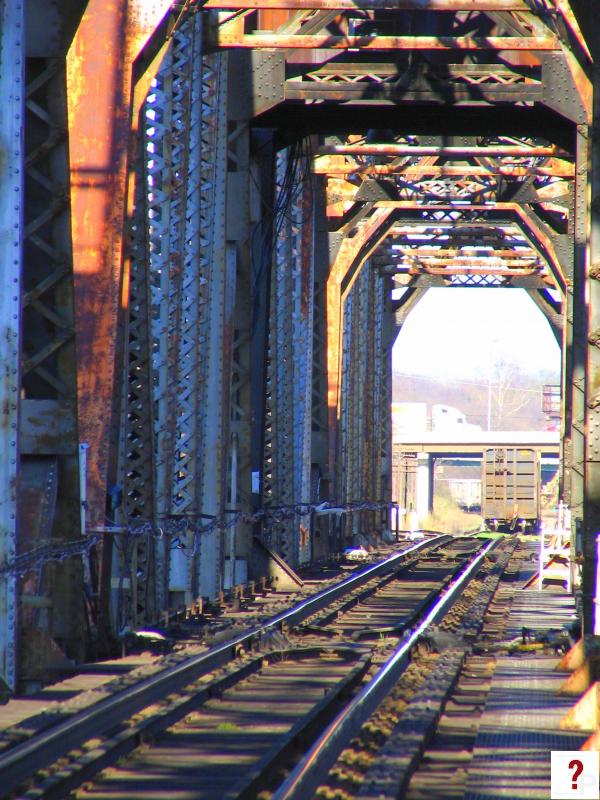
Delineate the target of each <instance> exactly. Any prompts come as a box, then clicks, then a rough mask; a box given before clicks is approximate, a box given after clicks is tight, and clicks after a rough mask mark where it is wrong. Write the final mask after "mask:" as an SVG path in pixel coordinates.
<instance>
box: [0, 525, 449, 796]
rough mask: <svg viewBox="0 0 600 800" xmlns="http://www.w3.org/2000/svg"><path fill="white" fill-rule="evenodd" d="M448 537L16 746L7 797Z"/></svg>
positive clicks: (4, 771)
mask: <svg viewBox="0 0 600 800" xmlns="http://www.w3.org/2000/svg"><path fill="white" fill-rule="evenodd" d="M449 538H450V537H449V536H437V537H436V538H435V539H428V540H426V541H423V542H419V543H417V544H415V545H411V546H410V547H408V548H406V549H405V550H401V551H400V552H398V553H395V554H394V555H393V556H390V557H389V558H387V559H385V560H384V561H381V562H379V563H377V564H374V565H372V566H370V567H367V568H366V569H364V570H362V571H361V572H359V573H358V574H355V575H351V576H350V577H349V578H347V579H346V580H344V581H341V582H340V583H338V584H336V585H335V586H332V587H330V588H329V589H325V590H323V591H322V592H319V593H318V594H316V595H314V596H312V597H309V598H307V599H306V600H304V601H302V602H301V603H299V604H298V605H297V606H294V607H293V608H291V609H288V610H287V611H283V612H282V613H280V614H277V615H276V616H275V617H273V618H271V619H269V620H267V621H266V622H265V623H263V624H261V625H259V626H257V627H255V628H252V629H251V630H250V631H247V632H246V633H243V634H240V635H238V636H236V637H234V638H233V639H230V640H229V641H227V642H224V643H223V644H221V645H218V646H217V647H214V648H211V649H210V650H208V651H207V652H206V653H202V654H201V655H198V656H193V657H191V658H188V659H186V660H185V661H183V662H182V663H181V664H176V665H175V666H172V667H168V668H166V669H165V670H162V671H161V672H160V673H158V674H156V675H152V676H150V677H149V678H145V679H144V680H142V681H140V682H139V683H136V684H135V685H134V686H131V687H129V688H127V689H124V690H123V691H122V692H119V693H117V694H115V695H114V696H112V697H108V698H106V699H104V700H101V701H100V702H99V703H96V704H94V705H93V706H90V707H89V708H87V709H84V710H83V711H81V712H80V713H77V714H76V715H75V716H74V717H73V718H72V719H67V720H64V721H63V722H60V723H58V724H57V725H53V726H52V727H51V728H49V729H48V730H46V731H44V732H42V733H40V734H39V735H35V736H33V737H31V738H30V739H28V740H27V741H25V742H22V743H21V744H18V745H15V746H14V747H12V748H10V749H9V750H7V752H5V753H3V754H2V755H0V779H1V781H2V790H3V792H4V793H6V794H8V793H10V792H12V791H14V790H15V789H16V788H17V787H19V786H20V785H21V784H22V783H24V782H25V781H26V780H27V779H28V778H31V777H32V775H34V774H35V773H36V772H37V771H38V770H40V769H43V768H44V767H47V766H49V765H50V764H52V763H54V762H55V761H56V760H57V759H59V758H61V757H62V756H64V755H65V754H66V753H67V752H68V751H69V750H71V749H73V748H74V747H78V746H80V745H81V744H82V742H85V741H86V740H87V739H89V738H91V737H92V736H94V737H97V736H102V735H103V734H105V733H106V732H107V731H109V730H110V729H111V728H113V727H115V726H117V725H119V724H121V723H122V722H123V721H124V720H126V719H127V718H128V717H130V716H131V715H133V714H136V713H137V712H138V711H140V710H141V709H143V708H145V707H146V706H147V705H149V704H151V703H154V702H157V701H158V700H160V699H162V698H163V697H165V696H166V695H168V694H169V693H171V692H174V691H177V690H178V689H181V688H182V687H183V686H186V685H187V684H189V683H191V682H192V681H194V680H196V679H197V678H199V677H200V676H201V675H205V674H207V673H209V672H212V671H213V670H214V669H217V668H218V667H221V666H223V665H224V664H226V663H227V662H229V661H231V660H233V659H234V658H235V657H236V653H237V652H238V650H239V647H240V646H242V645H250V644H251V643H252V642H253V641H254V640H255V639H257V638H258V637H260V636H261V635H263V634H265V633H267V632H268V631H270V630H273V629H277V628H278V627H281V626H283V625H289V626H293V625H296V624H298V623H299V622H301V621H302V620H304V619H306V618H307V617H309V616H311V615H312V614H314V613H316V612H318V611H320V610H322V609H323V608H325V607H326V606H327V605H329V604H330V603H332V602H333V601H334V600H336V599H337V598H338V597H340V596H342V595H343V594H345V593H346V592H348V591H351V590H352V589H355V588H357V587H359V586H362V584H363V583H366V582H367V581H369V580H371V578H374V577H376V576H378V575H382V574H386V573H387V572H388V571H390V570H393V569H394V568H397V567H400V566H401V565H402V562H403V560H404V559H405V558H406V557H407V556H409V555H411V554H412V553H416V552H419V551H420V550H422V549H424V548H427V547H431V546H432V545H434V546H436V547H438V546H440V545H441V544H443V543H444V542H445V541H447V540H448V539H449Z"/></svg>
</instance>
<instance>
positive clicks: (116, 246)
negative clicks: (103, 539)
mask: <svg viewBox="0 0 600 800" xmlns="http://www.w3.org/2000/svg"><path fill="white" fill-rule="evenodd" d="M169 6H170V0H153V2H151V3H145V2H143V0H131V2H127V0H115V2H114V3H106V2H104V0H90V2H89V3H88V6H87V9H86V11H85V13H84V15H83V18H82V20H81V23H80V25H79V28H78V30H77V33H76V35H75V38H74V40H73V44H72V46H71V49H70V50H69V53H68V56H67V91H68V108H69V134H70V137H69V138H70V148H69V150H70V163H71V210H72V237H73V270H74V289H75V328H76V340H77V384H78V401H79V438H80V441H82V442H85V443H87V444H88V445H89V450H88V456H87V467H88V476H87V505H88V508H87V512H88V519H87V523H88V528H94V527H97V526H102V525H103V524H104V515H105V511H104V507H105V502H106V500H105V495H106V471H107V463H108V450H109V439H110V425H111V418H112V413H113V402H114V400H113V396H114V362H115V353H116V342H117V332H118V325H119V321H120V317H119V315H120V310H121V303H122V300H121V288H122V287H121V282H122V257H123V225H124V208H125V191H126V178H127V153H128V148H129V131H130V127H131V96H132V64H133V61H134V59H135V58H136V57H137V55H138V54H139V52H140V50H141V48H142V47H143V45H144V43H145V42H146V40H147V39H148V37H149V36H150V35H151V34H152V32H153V31H154V29H155V28H156V26H157V24H158V22H159V21H160V20H161V19H162V17H163V16H164V14H165V13H166V11H167V10H168V8H169ZM99 42H102V46H101V47H99V46H98V43H99Z"/></svg>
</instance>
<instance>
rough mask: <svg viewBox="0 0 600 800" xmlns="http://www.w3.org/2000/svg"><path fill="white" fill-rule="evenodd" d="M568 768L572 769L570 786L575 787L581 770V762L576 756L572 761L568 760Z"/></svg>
mask: <svg viewBox="0 0 600 800" xmlns="http://www.w3.org/2000/svg"><path fill="white" fill-rule="evenodd" d="M569 769H572V770H574V771H573V777H572V779H571V780H572V781H573V785H572V788H573V789H577V778H579V776H580V775H581V773H582V772H583V762H581V761H580V760H579V759H578V758H574V759H573V760H572V761H569Z"/></svg>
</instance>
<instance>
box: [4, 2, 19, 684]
mask: <svg viewBox="0 0 600 800" xmlns="http://www.w3.org/2000/svg"><path fill="white" fill-rule="evenodd" d="M23 8H24V3H23V2H22V1H21V0H16V2H8V0H6V2H0V269H1V272H2V285H3V290H2V292H0V320H1V321H2V335H1V336H0V362H1V363H2V365H3V369H2V380H0V409H1V411H0V414H1V419H0V452H1V453H2V458H1V459H0V562H5V561H11V560H12V559H13V558H14V557H15V554H16V546H17V492H18V479H19V466H18V465H19V447H18V436H17V432H18V430H19V390H20V366H19V359H20V352H21V291H22V288H21V270H22V241H23V112H24V96H23V91H24V63H25V41H24V39H25V30H24V14H23ZM16 630H17V598H16V576H15V575H11V574H8V575H6V576H3V577H0V677H1V678H2V680H3V682H4V683H5V684H6V685H7V686H8V687H9V688H10V689H12V690H14V689H15V686H16V680H17V674H16Z"/></svg>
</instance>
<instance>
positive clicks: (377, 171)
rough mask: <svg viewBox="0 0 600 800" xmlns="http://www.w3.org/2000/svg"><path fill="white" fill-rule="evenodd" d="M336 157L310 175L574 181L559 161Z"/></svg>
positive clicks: (568, 166) (571, 170)
mask: <svg viewBox="0 0 600 800" xmlns="http://www.w3.org/2000/svg"><path fill="white" fill-rule="evenodd" d="M335 158H336V157H335V156H334V157H328V156H322V157H318V158H316V159H315V162H314V165H313V172H314V173H315V174H317V175H359V176H361V177H362V176H364V177H367V176H371V175H398V176H402V177H404V178H421V177H424V176H430V177H436V178H445V177H448V178H462V177H487V176H488V175H490V176H491V175H502V176H503V177H505V178H526V177H530V176H539V177H544V176H546V177H556V178H570V179H572V178H574V177H575V166H574V165H573V164H569V163H567V162H565V161H561V160H559V159H551V162H552V163H548V164H546V165H542V166H539V167H526V166H517V165H515V166H513V165H506V166H504V165H502V164H498V165H496V166H493V167H483V166H482V167H477V166H472V165H467V164H465V165H464V166H462V167H461V166H454V165H447V164H443V165H437V164H431V165H428V166H420V165H415V166H412V165H406V164H364V163H357V162H353V163H348V162H344V163H341V164H340V163H337V164H336V163H334V159H335Z"/></svg>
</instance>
